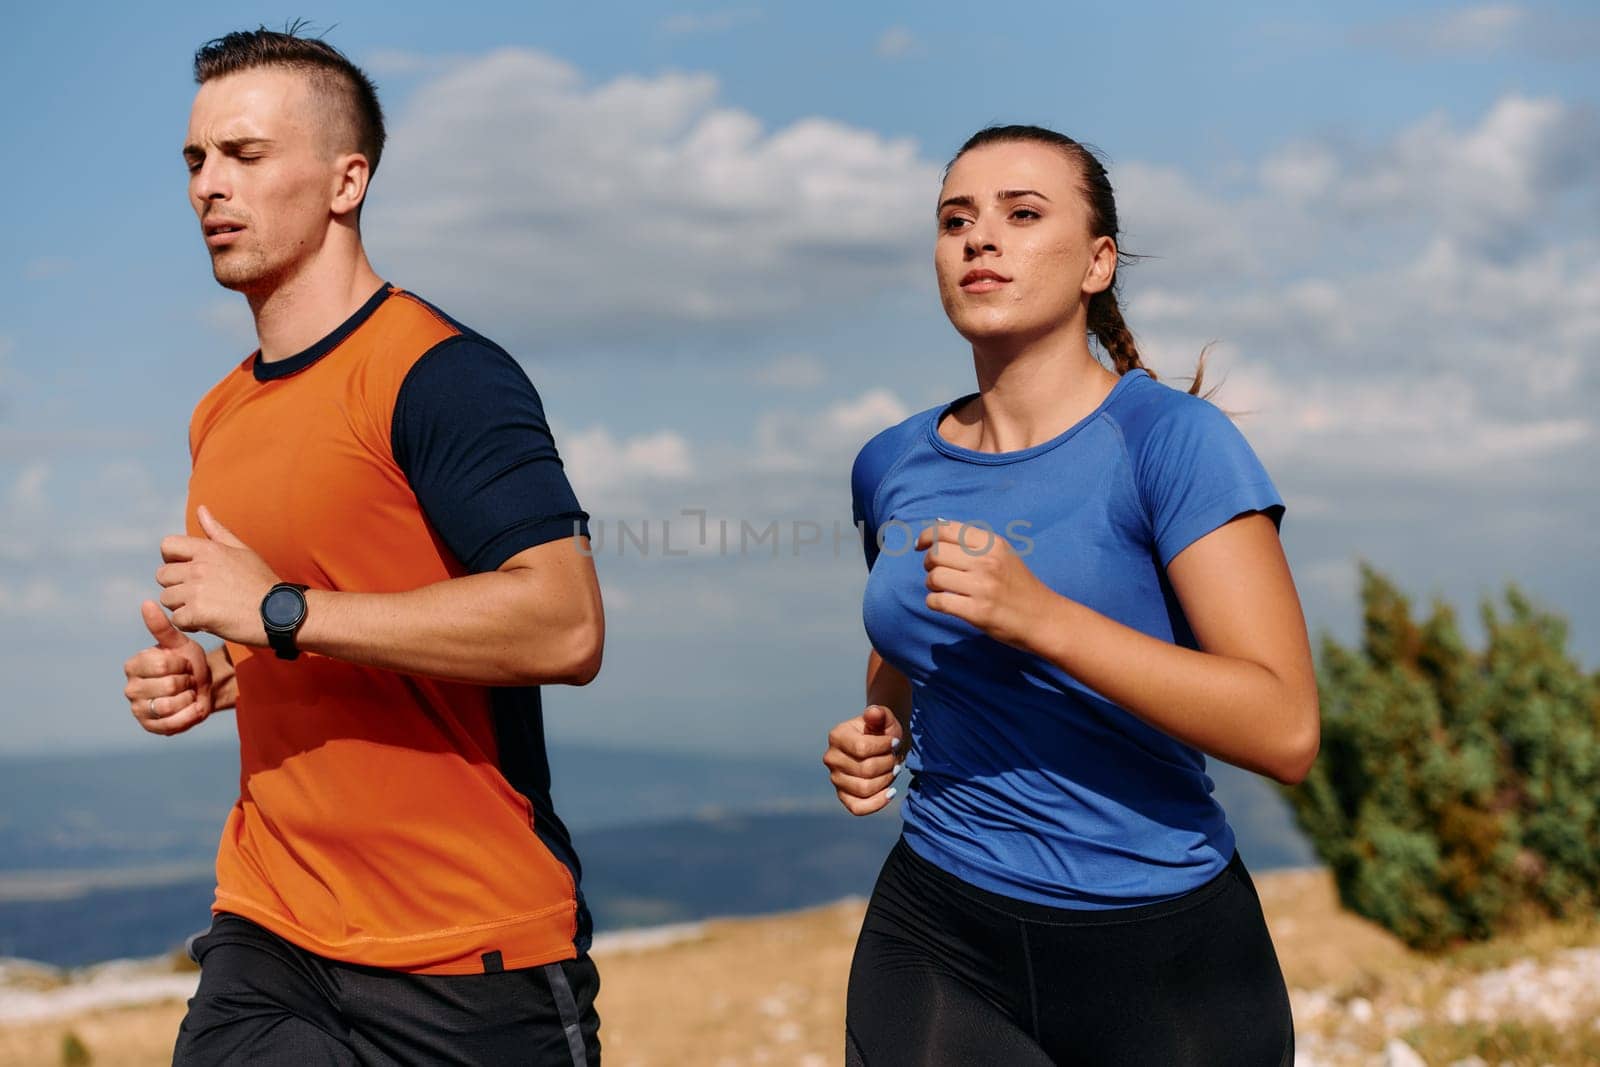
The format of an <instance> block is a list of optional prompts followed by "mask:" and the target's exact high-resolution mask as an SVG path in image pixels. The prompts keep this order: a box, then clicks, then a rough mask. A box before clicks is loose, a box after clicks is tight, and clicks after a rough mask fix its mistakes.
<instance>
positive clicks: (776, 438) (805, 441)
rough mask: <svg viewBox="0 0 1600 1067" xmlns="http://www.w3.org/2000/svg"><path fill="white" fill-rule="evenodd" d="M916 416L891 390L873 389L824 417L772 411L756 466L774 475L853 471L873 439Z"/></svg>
mask: <svg viewBox="0 0 1600 1067" xmlns="http://www.w3.org/2000/svg"><path fill="white" fill-rule="evenodd" d="M910 414H911V412H910V411H909V410H908V409H907V408H906V406H905V405H904V404H903V403H901V401H900V399H899V398H898V397H896V396H895V395H894V394H893V393H891V392H889V390H887V389H872V390H869V391H867V392H865V393H863V394H862V395H860V396H858V397H856V398H855V399H853V400H845V401H840V402H839V403H836V404H833V405H831V406H829V407H828V408H826V409H824V410H823V411H821V412H820V413H819V412H794V411H774V412H769V413H767V414H766V415H763V416H762V417H761V420H760V422H759V423H758V424H757V427H756V440H755V451H754V459H753V463H754V465H755V466H756V468H758V469H760V470H768V471H804V470H813V471H815V470H826V471H848V470H849V464H850V461H851V460H852V459H853V458H854V457H855V454H856V452H857V451H858V450H859V449H860V448H861V446H862V445H864V444H866V443H867V441H868V440H869V439H870V438H871V437H872V435H873V434H875V433H877V432H878V431H879V430H882V429H884V428H885V427H887V426H892V425H894V424H895V423H897V422H900V421H902V420H903V419H905V418H906V417H907V416H909V415H910ZM841 477H842V475H841Z"/></svg>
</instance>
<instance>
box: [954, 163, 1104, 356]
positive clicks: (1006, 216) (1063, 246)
mask: <svg viewBox="0 0 1600 1067" xmlns="http://www.w3.org/2000/svg"><path fill="white" fill-rule="evenodd" d="M933 262H934V268H935V270H936V272H937V274H938V277H939V297H940V299H941V300H942V301H943V302H944V310H945V314H946V315H948V316H949V317H950V322H951V324H952V325H954V326H955V328H956V331H957V332H958V333H960V334H961V335H962V336H963V337H965V338H967V340H969V341H972V342H974V343H976V342H978V341H981V340H990V339H995V340H998V339H1001V338H1015V339H1018V340H1021V339H1026V338H1030V337H1037V336H1042V335H1045V334H1048V333H1050V332H1052V331H1054V330H1058V329H1060V328H1062V327H1063V326H1066V325H1067V324H1069V323H1070V322H1071V321H1072V319H1073V317H1074V316H1075V315H1076V314H1077V313H1078V310H1079V307H1080V306H1081V305H1082V304H1083V303H1084V302H1085V301H1087V299H1088V297H1089V296H1091V295H1093V294H1094V293H1097V292H1099V291H1101V290H1102V289H1105V288H1106V287H1107V286H1109V285H1110V284H1111V279H1112V277H1113V276H1114V273H1115V270H1116V245H1115V244H1114V243H1113V242H1112V240H1111V239H1110V238H1109V237H1091V236H1090V234H1089V208H1088V205H1087V203H1085V201H1084V196H1083V192H1082V190H1081V188H1080V184H1079V177H1078V167H1077V163H1076V162H1074V161H1073V160H1072V159H1071V158H1070V157H1068V156H1067V155H1066V153H1064V152H1062V151H1061V149H1059V148H1056V147H1054V146H1052V145H1045V144H1038V143H1035V142H1030V141H1019V142H1008V143H1000V144H988V145H983V146H981V147H979V148H974V149H972V150H971V151H969V152H967V153H966V154H965V155H963V156H962V157H961V158H959V159H957V160H956V161H955V164H954V165H953V166H952V167H951V168H950V173H949V175H948V176H947V177H946V178H945V182H944V187H943V188H942V189H941V190H940V191H939V238H938V241H937V243H936V244H935V245H934V253H933Z"/></svg>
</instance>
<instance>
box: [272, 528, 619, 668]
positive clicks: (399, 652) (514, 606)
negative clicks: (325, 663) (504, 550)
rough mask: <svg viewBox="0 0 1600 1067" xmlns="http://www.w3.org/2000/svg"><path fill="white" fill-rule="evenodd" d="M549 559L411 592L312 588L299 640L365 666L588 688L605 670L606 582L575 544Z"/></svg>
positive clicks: (313, 649) (316, 650) (310, 649)
mask: <svg viewBox="0 0 1600 1067" xmlns="http://www.w3.org/2000/svg"><path fill="white" fill-rule="evenodd" d="M558 553H566V554H570V555H571V557H572V558H571V560H570V561H566V560H561V559H559V557H558V556H557V554H558ZM552 559H554V560H555V565H554V566H550V565H548V564H550V563H551V561H552ZM545 564H546V565H543V566H541V567H539V568H532V567H529V568H521V569H511V570H500V571H495V572H492V573H488V574H472V575H467V576H465V577H461V578H454V579H451V580H449V581H444V582H437V583H435V584H433V585H429V586H425V587H423V588H421V589H415V590H411V591H409V592H403V593H338V592H328V591H325V590H316V589H311V590H307V592H306V621H305V624H304V625H303V626H302V627H301V629H300V633H299V637H298V643H299V646H300V648H301V649H302V650H304V651H306V652H312V653H317V654H320V655H324V656H330V657H332V658H334V659H340V660H345V661H347V662H350V663H358V664H361V665H363V666H367V667H379V668H382V669H384V670H391V671H403V672H405V673H407V674H423V675H429V676H431V677H434V678H444V679H448V680H450V681H458V682H471V683H474V684H477V685H539V684H544V683H565V684H569V685H583V684H585V683H587V682H588V681H590V680H591V679H592V678H593V677H594V676H595V674H596V673H597V672H598V671H599V669H600V654H601V649H602V647H603V645H604V641H605V623H604V617H603V613H602V610H601V606H600V591H599V586H598V584H597V583H595V582H594V581H593V570H592V567H591V566H590V565H589V564H588V561H587V560H585V559H583V558H582V557H581V556H580V555H579V554H578V552H577V551H576V550H575V549H574V548H573V547H572V545H571V543H570V542H561V543H559V544H558V545H555V546H551V548H550V551H549V552H547V553H546V554H545ZM569 564H570V567H571V568H572V569H571V570H568V569H567V568H568V565H569Z"/></svg>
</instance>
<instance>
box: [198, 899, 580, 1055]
mask: <svg viewBox="0 0 1600 1067" xmlns="http://www.w3.org/2000/svg"><path fill="white" fill-rule="evenodd" d="M190 951H191V953H192V954H193V955H194V957H195V959H197V960H199V961H200V988H199V989H198V990H197V991H196V992H195V995H194V999H192V1000H190V1001H189V1014H188V1015H187V1016H185V1017H184V1020H183V1025H182V1026H181V1027H180V1028H179V1030H178V1044H177V1048H176V1049H174V1050H173V1054H172V1062H173V1064H174V1065H183V1067H213V1065H218V1064H228V1065H230V1067H231V1065H233V1064H289V1065H292V1067H321V1065H323V1064H340V1065H344V1064H384V1065H389V1064H395V1065H398V1064H407V1065H410V1064H424V1063H425V1064H495V1065H499V1064H513V1063H514V1064H534V1065H538V1067H544V1065H549V1067H598V1064H599V1063H600V1039H599V1036H598V1034H599V1029H600V1017H599V1016H598V1015H596V1014H595V1010H594V998H595V994H596V993H597V992H599V989H600V977H599V973H598V972H597V971H596V970H595V966H594V963H593V962H592V961H591V960H590V959H589V958H588V957H587V956H580V957H579V958H578V959H575V960H565V961H563V962H561V963H552V964H549V965H547V966H543V967H529V968H526V969H521V970H514V971H497V972H494V973H489V974H465V975H418V974H406V973H404V972H402V971H389V970H383V969H380V968H376V967H361V966H357V965H355V964H349V963H340V962H337V961H335V960H329V959H324V958H323V957H321V956H315V955H312V954H311V953H309V952H307V951H305V950H304V949H301V948H298V947H296V946H295V945H292V944H290V943H289V942H287V941H285V940H284V939H283V938H281V937H279V936H277V935H276V934H274V933H271V932H270V931H268V930H265V929H263V928H262V927H260V926H258V925H256V924H255V923H253V922H249V921H248V920H246V919H241V918H239V917H238V916H237V915H227V914H220V915H217V916H216V917H215V918H214V919H213V920H212V923H211V930H210V931H209V932H208V933H206V934H204V935H202V936H200V937H199V938H197V939H196V940H195V942H194V944H193V946H192V947H191V950H190Z"/></svg>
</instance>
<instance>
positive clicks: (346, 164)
mask: <svg viewBox="0 0 1600 1067" xmlns="http://www.w3.org/2000/svg"><path fill="white" fill-rule="evenodd" d="M371 177H372V165H371V164H370V163H368V162H367V157H366V156H364V155H362V154H361V153H360V152H351V153H350V154H348V155H343V156H340V157H339V170H338V180H337V184H335V186H334V189H333V203H332V204H331V205H329V209H330V210H331V211H332V212H333V213H334V214H335V215H348V214H350V213H351V212H354V211H359V210H360V208H361V205H362V203H363V202H364V201H365V200H366V198H367V181H368V179H370V178H371Z"/></svg>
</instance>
